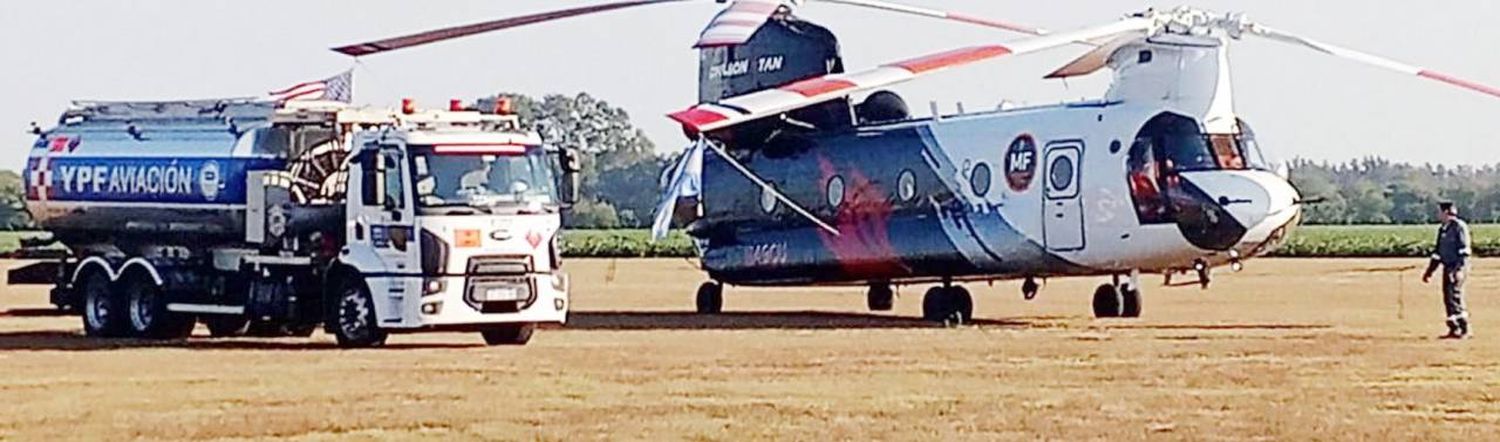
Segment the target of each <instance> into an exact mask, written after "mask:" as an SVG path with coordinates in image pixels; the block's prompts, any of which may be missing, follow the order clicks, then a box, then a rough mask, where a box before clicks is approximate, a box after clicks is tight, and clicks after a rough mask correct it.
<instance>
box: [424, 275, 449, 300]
mask: <svg viewBox="0 0 1500 442" xmlns="http://www.w3.org/2000/svg"><path fill="white" fill-rule="evenodd" d="M446 288H448V284H447V283H445V282H443V278H440V277H439V278H427V279H424V280H423V281H422V296H432V295H436V294H438V293H442V292H443V289H446Z"/></svg>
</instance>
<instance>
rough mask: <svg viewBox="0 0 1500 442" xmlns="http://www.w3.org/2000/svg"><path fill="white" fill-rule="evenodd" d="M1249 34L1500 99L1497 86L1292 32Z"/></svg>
mask: <svg viewBox="0 0 1500 442" xmlns="http://www.w3.org/2000/svg"><path fill="white" fill-rule="evenodd" d="M1246 30H1247V31H1249V33H1251V34H1253V35H1258V36H1261V37H1265V38H1268V39H1271V40H1276V41H1279V42H1282V43H1290V44H1294V45H1298V46H1302V47H1306V48H1308V49H1312V50H1314V51H1318V52H1322V53H1324V54H1328V55H1332V56H1335V57H1339V58H1344V59H1349V60H1354V61H1358V62H1360V63H1364V64H1368V65H1371V66H1375V67H1381V68H1385V69H1389V70H1392V71H1396V72H1401V73H1404V74H1407V75H1415V76H1418V77H1422V78H1426V79H1429V80H1435V81H1439V82H1442V83H1445V84H1448V85H1450V86H1458V87H1461V88H1464V89H1468V90H1471V91H1476V92H1479V93H1483V94H1488V95H1491V96H1494V97H1496V98H1500V89H1497V88H1495V87H1494V86H1489V85H1484V84H1479V83H1476V82H1473V81H1469V80H1465V79H1462V78H1458V77H1454V76H1451V75H1447V74H1443V73H1440V72H1436V71H1432V70H1428V69H1424V68H1421V67H1417V66H1412V65H1409V64H1406V63H1402V62H1399V61H1395V60H1391V59H1389V58H1384V57H1379V56H1375V55H1371V54H1367V53H1364V52H1360V51H1356V50H1353V49H1348V48H1343V47H1339V46H1334V45H1331V44H1327V43H1323V42H1320V41H1316V40H1313V39H1310V38H1307V37H1303V36H1300V35H1296V34H1292V33H1290V32H1286V31H1282V30H1278V29H1274V28H1269V27H1265V26H1261V25H1259V24H1251V25H1249V26H1247V27H1246Z"/></svg>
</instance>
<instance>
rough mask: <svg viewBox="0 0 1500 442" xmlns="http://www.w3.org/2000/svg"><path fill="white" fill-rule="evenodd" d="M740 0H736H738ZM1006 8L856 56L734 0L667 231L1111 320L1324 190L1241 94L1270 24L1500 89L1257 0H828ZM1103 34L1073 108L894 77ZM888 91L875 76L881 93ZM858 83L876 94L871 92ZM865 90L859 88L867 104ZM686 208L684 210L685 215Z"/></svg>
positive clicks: (1243, 249) (429, 36) (391, 43)
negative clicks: (998, 32)
mask: <svg viewBox="0 0 1500 442" xmlns="http://www.w3.org/2000/svg"><path fill="white" fill-rule="evenodd" d="M687 1H692V0H641V1H624V2H614V3H604V4H599V5H594V6H587V7H580V8H573V9H567V10H561V11H555V12H549V13H542V14H534V15H528V16H522V17H515V18H509V19H503V20H496V21H491V22H485V23H478V24H473V25H468V26H460V27H453V28H446V29H440V30H436V31H431V32H425V33H420V34H413V35H408V36H403V37H397V38H392V39H386V40H380V41H374V42H370V43H362V44H355V45H349V46H343V47H339V48H336V49H335V51H338V52H340V53H343V54H346V55H350V56H356V57H357V56H365V55H371V54H377V53H382V52H388V51H394V50H399V49H404V48H409V47H413V46H419V45H423V44H427V43H434V42H439V41H443V40H449V39H453V38H459V37H465V36H469V35H474V34H479V33H484V32H490V31H495V30H500V29H506V28H512V27H517V26H523V25H530V24H535V23H541V22H547V21H551V20H557V19H562V18H568V17H574V16H580V15H586V14H593V13H599V12H605V11H611V10H616V9H622V8H628V7H636V6H646V5H655V4H661V3H682V2H687ZM719 1H720V3H723V2H724V0H719ZM821 1H823V2H825V3H838V4H845V5H853V6H862V7H871V8H876V9H883V10H887V11H895V12H902V13H908V14H916V15H924V16H929V17H935V18H941V19H947V20H952V21H955V22H962V23H968V24H974V25H982V26H989V27H994V28H1000V29H1005V30H1009V31H1014V32H1021V33H1026V34H1032V35H1034V37H1032V38H1029V39H1024V40H1020V41H1016V42H1012V43H1007V44H1003V45H1002V44H989V45H980V46H972V47H966V48H962V49H956V50H952V51H948V52H943V53H938V54H932V55H926V56H922V57H917V58H911V59H907V60H903V61H898V62H894V63H888V64H884V65H880V66H879V67H876V68H873V69H868V70H864V71H858V72H846V71H845V68H844V61H843V59H842V58H841V56H840V53H839V46H838V41H837V39H836V37H835V36H834V34H833V33H832V32H830V31H829V30H827V29H825V28H823V27H821V26H819V25H817V24H814V23H812V22H810V21H807V20H804V19H802V18H800V17H798V16H797V15H796V9H797V7H798V6H800V4H801V3H803V2H802V1H801V0H735V1H733V2H732V3H731V4H729V6H728V7H727V8H725V9H724V10H723V11H722V12H720V13H719V14H718V15H717V16H716V17H714V18H713V20H712V21H711V22H710V23H709V25H708V27H707V29H705V30H704V31H703V32H702V34H701V36H700V39H699V40H698V42H697V44H696V45H695V46H694V47H695V48H697V49H698V50H699V52H700V56H701V66H700V68H699V104H697V105H695V106H692V107H690V108H688V109H686V110H683V111H680V112H675V113H672V114H670V115H669V116H670V117H671V118H672V119H674V120H676V121H678V122H680V123H681V124H682V126H683V129H684V131H685V133H686V134H688V136H689V137H690V138H692V139H693V141H694V143H693V145H692V146H691V147H690V148H689V150H688V151H687V152H686V154H684V155H683V156H682V157H681V159H680V160H679V161H678V163H677V164H676V165H675V166H674V167H673V168H672V169H670V170H669V172H670V173H669V175H668V176H667V177H666V178H667V179H666V180H664V181H665V182H664V184H665V185H666V186H665V188H666V193H665V195H664V196H663V198H662V204H661V206H660V208H659V211H658V219H657V226H656V230H657V232H658V233H660V232H662V231H664V230H665V229H666V228H667V227H668V226H669V225H670V224H669V223H673V222H675V223H677V224H679V225H685V226H686V230H687V233H688V234H689V235H690V236H691V237H693V238H694V240H695V242H696V244H697V246H698V250H699V253H700V256H701V258H702V260H701V261H702V267H703V269H704V270H706V271H707V273H708V277H709V278H710V281H709V282H705V283H703V285H702V286H701V287H700V288H699V290H698V293H697V309H698V311H699V312H702V313H716V312H719V311H720V310H721V308H722V302H723V286H724V284H731V285H746V286H798V285H832V284H842V285H867V286H868V287H869V292H868V305H869V308H870V309H872V310H889V309H891V308H892V304H893V296H894V295H893V290H892V288H891V287H892V285H901V284H918V283H934V282H936V283H941V284H940V285H939V286H936V287H933V288H932V289H930V290H928V292H927V293H926V295H925V297H924V298H923V302H922V306H923V316H924V317H925V318H926V319H929V320H935V321H947V320H958V321H966V320H968V319H969V318H970V316H971V315H972V312H973V300H972V297H971V296H970V294H969V292H968V291H967V290H966V289H964V288H963V287H962V286H959V285H955V283H956V282H960V281H983V280H996V279H1024V280H1025V282H1024V283H1023V284H1022V291H1023V295H1025V296H1026V297H1027V299H1030V298H1032V297H1034V296H1035V295H1036V293H1037V291H1038V290H1039V285H1038V284H1037V282H1036V280H1037V279H1038V278H1048V277H1066V276H1106V277H1110V278H1111V280H1110V282H1107V283H1104V284H1102V285H1100V286H1099V287H1098V289H1097V290H1096V291H1095V293H1094V297H1093V311H1094V314H1095V316H1097V317H1136V316H1139V315H1140V313H1141V284H1140V275H1141V274H1142V273H1165V274H1168V275H1170V274H1171V273H1175V272H1191V271H1196V272H1197V275H1198V278H1199V282H1200V283H1202V284H1203V285H1204V286H1205V287H1207V285H1208V282H1209V278H1210V269H1212V268H1215V267H1219V266H1224V265H1229V266H1231V267H1232V268H1235V269H1238V268H1239V267H1240V266H1241V261H1243V260H1245V259H1249V258H1252V257H1256V256H1260V255H1264V254H1266V253H1268V252H1270V251H1271V250H1273V249H1274V248H1275V247H1277V246H1278V245H1280V244H1281V243H1282V242H1283V241H1284V240H1285V238H1286V236H1287V234H1288V232H1289V230H1291V229H1292V228H1294V227H1295V226H1296V225H1297V223H1298V221H1299V219H1300V215H1301V209H1302V206H1303V205H1304V204H1306V203H1307V202H1305V201H1302V200H1301V196H1300V195H1299V194H1298V192H1297V190H1296V189H1295V188H1294V187H1293V186H1292V185H1291V183H1290V182H1289V181H1288V178H1287V176H1286V172H1285V171H1284V170H1281V171H1278V170H1277V169H1276V168H1275V166H1274V165H1272V164H1270V163H1268V162H1267V161H1266V159H1265V157H1264V156H1263V155H1262V152H1261V149H1260V147H1259V145H1258V144H1257V143H1256V138H1255V133H1254V132H1253V131H1252V130H1251V128H1250V126H1249V125H1248V124H1247V123H1246V122H1245V121H1243V120H1242V119H1240V118H1239V117H1238V116H1237V115H1236V113H1235V111H1234V97H1233V95H1232V88H1231V87H1230V70H1229V66H1228V57H1227V49H1228V45H1229V44H1230V42H1232V41H1237V40H1240V39H1242V38H1244V37H1261V38H1266V39H1270V40H1274V41H1278V42H1282V43H1289V44H1292V45H1296V46H1301V47H1304V48H1307V49H1312V50H1314V51H1318V52H1320V53H1323V54H1327V55H1332V56H1335V57H1340V58H1345V59H1349V60H1353V61H1357V62H1361V63H1365V64H1368V65H1373V66H1376V67H1381V68H1385V69H1388V70H1393V71H1397V72H1401V73H1405V74H1408V75H1412V76H1417V77H1421V78H1426V79H1429V80H1435V81H1438V82H1442V83H1444V84H1448V85H1451V86H1457V87H1461V88H1465V89H1469V90H1472V91H1477V92H1480V93H1484V94H1488V95H1492V96H1495V97H1497V98H1500V89H1496V88H1493V87H1489V86H1485V85H1481V84H1478V83H1474V82H1470V81H1466V80H1462V79H1459V78H1456V77H1452V76H1449V75H1446V74H1442V73H1438V72H1435V71H1431V70H1426V69H1422V68H1419V67H1415V66H1410V65H1407V64H1404V63H1400V62H1396V61H1392V60H1389V59H1385V58H1382V57H1377V56H1374V55H1370V54H1366V53H1363V52H1358V51H1354V50H1350V49H1346V48H1341V47H1338V46H1333V45H1328V44H1325V43H1321V42H1318V41H1315V40H1312V39H1309V38H1306V37H1302V36H1300V35H1297V34H1293V33H1290V32H1286V31H1282V30H1278V29H1274V28H1270V27H1267V26H1264V25H1261V24H1259V23H1255V22H1252V21H1249V20H1247V19H1246V17H1245V16H1243V15H1235V14H1215V13H1211V12H1207V11H1202V10H1198V9H1194V8H1187V7H1184V8H1177V9H1171V10H1148V11H1145V12H1141V13H1136V14H1130V15H1127V16H1125V17H1124V18H1122V19H1121V20H1119V21H1116V22H1113V23H1107V24H1103V25H1098V26H1091V27H1087V28H1082V29H1078V30H1074V31H1069V32H1059V33H1050V32H1047V31H1045V30H1041V29H1036V28H1030V27H1026V26H1020V25H1016V24H1011V23H1005V22H1001V21H996V20H988V19H983V18H978V17H973V16H967V15H962V14H956V13H950V12H945V11H936V10H931V9H925V8H918V7H912V6H907V5H898V4H892V3H885V2H879V1H872V0H821ZM1074 44H1079V45H1084V46H1091V47H1092V49H1091V50H1089V51H1088V52H1087V53H1085V54H1084V55H1083V56H1081V57H1079V58H1077V59H1076V60H1074V61H1072V62H1071V63H1068V64H1067V65H1065V66H1063V67H1062V68H1060V69H1058V70H1056V71H1055V72H1053V73H1051V74H1050V75H1048V76H1047V78H1068V77H1076V76H1083V75H1089V74H1092V73H1095V72H1097V71H1099V70H1102V69H1104V68H1109V69H1111V70H1112V71H1113V72H1114V80H1113V83H1112V84H1111V86H1110V87H1109V89H1108V91H1107V92H1106V93H1105V94H1104V96H1103V97H1101V98H1098V99H1091V100H1084V101H1078V102H1072V103H1066V104H1060V105H1050V106H1037V107H1020V108H1011V109H1000V110H995V111H987V112H979V113H968V114H962V115H955V116H934V117H932V118H913V117H912V116H911V114H910V112H909V110H908V107H907V105H906V103H905V101H904V100H903V99H902V98H901V97H900V96H898V95H896V94H895V93H893V92H890V91H884V90H879V88H882V87H885V86H888V85H892V84H895V83H899V82H904V81H908V80H912V79H916V78H918V77H921V76H925V75H928V74H932V73H934V72H937V71H940V70H944V69H948V68H953V67H959V66H965V65H970V64H973V63H976V62H980V61H986V60H991V59H995V58H1000V57H1005V56H1019V55H1025V54H1030V53H1034V52H1039V51H1044V50H1049V49H1055V48H1060V47H1063V46H1069V45H1074ZM872 91H873V92H872ZM856 94H863V95H864V98H863V99H862V100H856V99H854V98H852V97H854V96H855V95H856ZM856 101H857V102H856ZM674 218H675V219H674Z"/></svg>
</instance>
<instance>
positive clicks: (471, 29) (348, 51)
mask: <svg viewBox="0 0 1500 442" xmlns="http://www.w3.org/2000/svg"><path fill="white" fill-rule="evenodd" d="M684 1H692V0H634V1H623V2H614V3H604V4H599V5H593V6H583V7H578V8H571V9H563V10H558V11H552V12H543V13H539V14H531V15H524V16H520V17H511V18H506V19H500V20H493V21H487V22H483V23H475V24H471V25H465V26H455V27H451V28H443V29H438V30H433V31H427V32H421V33H416V34H411V35H406V36H401V37H395V38H388V39H384V40H377V41H372V42H368V43H358V44H352V45H347V46H340V47H337V48H333V50H334V52H338V53H341V54H344V55H348V56H352V57H360V56H365V55H371V54H379V53H382V52H389V51H394V50H397V49H405V48H409V47H413V46H421V45H425V44H428V43H436V42H440V41H445V40H452V39H455V38H461V37H468V36H470V35H475V34H482V33H485V32H491V31H498V30H501V29H508V28H514V27H518V26H526V25H531V24H536V23H542V22H547V21H552V20H559V19H564V18H569V17H577V16H580V15H588V14H594V13H599V12H605V11H613V10H616V9H624V8H630V7H635V6H646V5H654V4H658V3H677V2H684Z"/></svg>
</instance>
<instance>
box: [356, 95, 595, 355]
mask: <svg viewBox="0 0 1500 442" xmlns="http://www.w3.org/2000/svg"><path fill="white" fill-rule="evenodd" d="M455 117H458V118H455ZM464 117H470V118H464ZM509 123H513V120H511V119H504V118H495V117H493V116H487V115H479V114H477V113H476V114H473V115H466V114H454V113H443V114H432V115H430V118H421V117H417V118H410V117H408V118H405V119H403V122H402V124H400V125H396V126H391V127H386V128H380V129H377V130H369V131H364V132H360V133H358V134H356V135H355V137H354V143H353V146H354V147H353V148H354V150H355V152H354V156H353V161H352V162H351V169H350V171H351V173H350V176H349V190H350V194H349V197H348V198H346V202H345V205H346V208H347V209H346V210H347V212H348V226H347V229H348V230H347V232H346V238H348V240H347V241H346V243H345V245H344V247H343V249H342V250H341V251H340V253H339V258H338V260H339V263H341V264H342V265H344V266H347V267H348V268H349V269H350V270H352V271H354V272H357V273H358V274H359V275H361V278H360V279H362V280H363V281H364V282H365V284H366V286H367V288H368V290H369V292H370V293H372V294H375V295H374V296H373V299H372V300H371V301H372V303H371V305H370V306H369V307H370V309H371V310H372V311H373V319H374V320H375V323H376V325H377V326H378V328H379V329H382V330H402V329H432V328H437V329H477V330H481V331H486V333H487V334H486V339H487V340H506V339H511V340H514V339H525V335H529V334H530V333H531V327H532V326H533V325H534V324H538V323H564V322H566V321H567V312H568V296H567V293H568V290H567V289H568V281H567V277H566V275H565V274H564V273H562V269H561V262H560V260H559V250H558V236H559V234H560V233H561V228H562V225H561V218H560V216H559V214H558V213H559V210H560V209H561V207H562V204H563V200H562V198H561V193H560V192H559V189H558V187H559V181H558V180H557V179H556V178H555V177H554V173H553V168H552V167H551V161H552V158H550V155H549V153H548V152H547V151H546V149H544V148H543V145H542V142H541V139H540V138H539V137H538V136H537V135H536V134H534V133H527V132H518V131H514V130H509V129H507V127H508V126H510V125H511V124H509ZM562 187H571V186H562ZM348 302H357V301H355V300H350V301H348ZM507 324H512V326H507ZM492 335H493V336H492Z"/></svg>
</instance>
